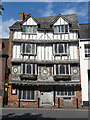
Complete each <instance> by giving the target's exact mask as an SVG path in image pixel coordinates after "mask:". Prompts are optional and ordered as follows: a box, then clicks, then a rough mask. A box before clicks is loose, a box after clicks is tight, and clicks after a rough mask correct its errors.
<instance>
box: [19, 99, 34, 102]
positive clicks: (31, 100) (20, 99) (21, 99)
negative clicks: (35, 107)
mask: <svg viewBox="0 0 90 120" xmlns="http://www.w3.org/2000/svg"><path fill="white" fill-rule="evenodd" d="M18 101H19V99H18ZM20 101H22V102H36V100H22V99H20Z"/></svg>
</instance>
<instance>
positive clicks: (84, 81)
mask: <svg viewBox="0 0 90 120" xmlns="http://www.w3.org/2000/svg"><path fill="white" fill-rule="evenodd" d="M84 44H90V42H88V41H80V42H79V48H80V70H81V87H82V102H83V101H88V100H89V99H88V69H90V66H89V63H90V59H88V58H85V52H84Z"/></svg>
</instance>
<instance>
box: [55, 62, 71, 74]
mask: <svg viewBox="0 0 90 120" xmlns="http://www.w3.org/2000/svg"><path fill="white" fill-rule="evenodd" d="M55 71H56V74H57V75H69V74H70V65H68V64H60V65H56V68H55Z"/></svg>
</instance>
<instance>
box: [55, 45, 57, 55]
mask: <svg viewBox="0 0 90 120" xmlns="http://www.w3.org/2000/svg"><path fill="white" fill-rule="evenodd" d="M55 53H57V44H55Z"/></svg>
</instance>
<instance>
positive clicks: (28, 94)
mask: <svg viewBox="0 0 90 120" xmlns="http://www.w3.org/2000/svg"><path fill="white" fill-rule="evenodd" d="M19 98H20V99H21V100H26V101H28V100H29V101H35V91H34V90H29V89H20V90H18V99H19Z"/></svg>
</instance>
